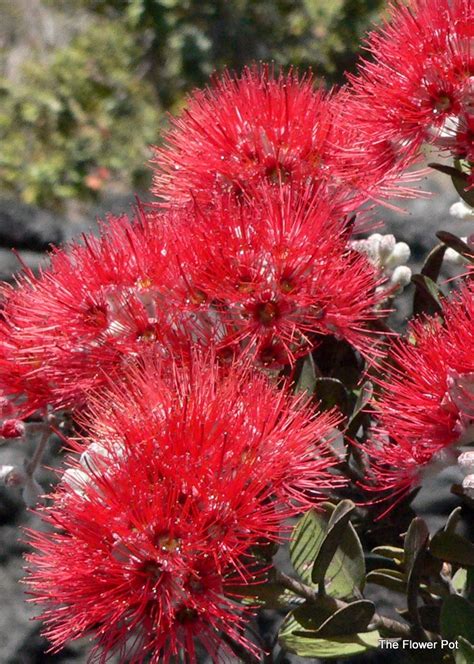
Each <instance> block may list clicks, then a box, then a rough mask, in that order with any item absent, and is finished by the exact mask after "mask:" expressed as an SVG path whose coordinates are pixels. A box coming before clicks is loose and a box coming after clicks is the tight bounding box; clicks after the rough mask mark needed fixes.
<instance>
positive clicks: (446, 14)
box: [348, 0, 474, 159]
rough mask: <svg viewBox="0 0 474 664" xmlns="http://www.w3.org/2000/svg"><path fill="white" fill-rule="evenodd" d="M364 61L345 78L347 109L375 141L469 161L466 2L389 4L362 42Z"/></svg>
mask: <svg viewBox="0 0 474 664" xmlns="http://www.w3.org/2000/svg"><path fill="white" fill-rule="evenodd" d="M367 47H368V50H369V52H370V54H371V56H372V58H371V60H370V61H365V62H363V63H362V65H361V67H360V71H359V75H358V76H354V77H351V84H352V87H353V90H354V92H355V94H354V98H353V100H352V103H351V104H349V105H348V108H349V113H352V114H353V116H354V118H357V120H356V122H357V123H358V124H360V125H361V127H362V128H363V129H364V128H365V131H366V133H367V135H368V136H372V138H373V139H374V140H376V139H377V137H379V139H380V140H382V139H386V140H395V141H402V142H404V143H403V145H404V147H403V149H404V150H405V149H407V147H408V146H409V145H410V144H414V145H418V146H419V145H420V144H421V142H423V141H428V142H430V143H433V144H435V145H437V146H438V147H440V148H442V149H447V150H449V151H450V152H451V153H452V154H453V155H454V156H456V157H460V158H463V159H466V158H467V159H469V158H470V157H469V156H468V155H471V156H472V144H473V136H472V119H473V103H472V76H473V73H474V5H473V3H472V0H411V1H410V2H409V3H408V4H406V3H404V2H403V3H402V2H393V3H392V4H391V5H390V9H389V19H388V20H387V21H386V22H385V23H383V26H382V28H381V29H380V30H376V31H374V32H372V33H371V34H370V36H369V39H368V44H367Z"/></svg>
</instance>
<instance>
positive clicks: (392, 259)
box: [385, 242, 411, 268]
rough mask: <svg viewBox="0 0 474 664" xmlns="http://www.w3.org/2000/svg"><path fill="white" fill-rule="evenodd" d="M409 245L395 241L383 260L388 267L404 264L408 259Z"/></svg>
mask: <svg viewBox="0 0 474 664" xmlns="http://www.w3.org/2000/svg"><path fill="white" fill-rule="evenodd" d="M410 254H411V251H410V247H409V246H408V245H407V243H406V242H397V243H396V245H395V246H394V248H393V251H392V253H391V254H390V256H389V257H388V258H387V260H386V261H385V265H386V266H387V267H388V268H394V267H397V266H398V265H405V264H406V263H407V262H408V261H409V259H410Z"/></svg>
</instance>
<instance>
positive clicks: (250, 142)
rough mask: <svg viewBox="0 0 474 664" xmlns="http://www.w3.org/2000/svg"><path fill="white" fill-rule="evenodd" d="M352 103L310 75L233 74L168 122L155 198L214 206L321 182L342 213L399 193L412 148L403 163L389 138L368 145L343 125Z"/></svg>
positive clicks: (263, 70) (157, 161)
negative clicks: (262, 188) (252, 192)
mask: <svg viewBox="0 0 474 664" xmlns="http://www.w3.org/2000/svg"><path fill="white" fill-rule="evenodd" d="M345 103H346V99H345V97H344V94H343V95H342V96H341V95H334V94H333V93H328V92H324V91H323V90H315V89H314V86H313V79H312V76H311V75H305V76H303V77H301V78H300V77H298V74H297V73H296V72H295V71H290V73H289V74H288V75H284V74H283V73H282V72H281V71H280V72H279V73H277V74H275V72H274V71H273V69H272V68H270V67H268V66H263V67H261V68H257V67H253V68H251V69H245V70H244V72H243V74H242V76H241V77H240V78H238V77H234V76H232V75H231V74H229V73H228V72H227V73H225V74H224V75H223V76H222V78H220V79H216V80H214V81H213V84H212V86H211V87H210V88H207V89H206V90H203V91H198V92H195V93H194V94H193V95H192V96H191V97H190V98H189V100H188V106H187V108H186V110H185V111H184V112H183V113H182V115H181V116H179V117H177V118H171V128H170V129H169V130H168V132H167V133H166V134H165V147H164V148H156V149H155V156H154V160H153V163H154V165H155V167H156V174H155V180H154V192H155V194H156V195H157V196H158V197H159V198H160V199H161V200H162V201H164V202H165V204H167V205H176V204H178V205H183V204H186V203H188V202H189V201H191V200H193V201H195V200H197V201H198V202H200V203H205V204H207V203H210V202H211V201H212V200H213V196H214V195H217V196H218V197H219V195H220V194H222V193H229V192H230V193H232V194H234V195H236V196H240V195H241V194H242V192H247V191H248V189H249V187H250V188H251V187H252V186H255V185H258V184H261V183H262V182H264V183H274V184H279V183H280V182H292V183H299V184H304V185H305V184H309V183H313V182H315V181H316V182H318V183H320V182H324V183H325V184H326V185H327V186H328V188H329V191H330V196H331V199H334V198H335V197H337V199H338V202H339V204H340V206H341V209H342V210H343V211H345V212H349V211H354V210H355V209H356V208H357V207H358V206H359V205H360V204H361V203H364V202H366V201H367V200H373V199H378V198H379V197H380V196H385V195H387V194H393V191H394V187H395V185H396V183H397V181H398V179H399V178H400V175H401V173H402V172H403V170H404V169H405V168H406V166H407V163H408V162H410V160H411V157H410V156H409V155H408V154H407V153H406V151H405V155H404V156H403V160H402V161H403V163H402V162H401V161H400V160H399V158H398V157H397V155H396V154H394V151H393V148H392V146H391V145H390V143H389V141H379V142H378V143H374V141H373V140H372V139H365V140H361V134H360V131H359V130H358V129H357V127H352V125H351V122H344V123H342V122H341V121H340V115H341V111H342V110H343V108H344V105H345ZM374 153H377V161H376V162H375V163H374V160H373V159H372V157H373V156H374ZM320 193H322V192H320Z"/></svg>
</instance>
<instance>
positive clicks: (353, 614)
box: [317, 599, 375, 638]
mask: <svg viewBox="0 0 474 664" xmlns="http://www.w3.org/2000/svg"><path fill="white" fill-rule="evenodd" d="M374 613H375V606H374V604H373V603H372V602H369V601H368V600H366V599H360V600H357V601H355V602H351V604H348V605H347V606H345V607H344V608H342V609H339V610H338V611H336V612H335V613H333V615H332V616H330V617H329V618H327V620H325V621H324V622H323V623H322V625H321V626H320V627H319V629H318V630H317V634H318V636H321V637H324V638H328V637H331V638H332V637H333V636H344V635H348V634H354V632H363V631H364V630H365V629H367V626H368V625H369V623H370V621H371V620H372V618H373V617H374Z"/></svg>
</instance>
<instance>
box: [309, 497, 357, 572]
mask: <svg viewBox="0 0 474 664" xmlns="http://www.w3.org/2000/svg"><path fill="white" fill-rule="evenodd" d="M354 509H355V505H354V503H353V502H352V501H350V500H342V501H341V502H340V503H339V504H338V505H337V506H336V508H335V509H334V512H333V513H332V514H331V516H330V518H329V522H328V525H327V529H326V534H325V537H324V540H323V542H322V544H321V547H320V549H319V551H318V554H317V556H316V560H315V561H314V565H313V571H312V581H313V583H315V584H318V583H320V582H321V581H323V580H324V578H325V576H326V572H327V569H328V567H329V564H330V563H331V560H332V559H333V558H334V556H335V554H336V551H337V548H338V546H339V544H340V542H341V539H342V537H343V535H344V532H345V530H346V529H347V526H348V524H349V519H350V516H351V514H352V512H353V511H354Z"/></svg>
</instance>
